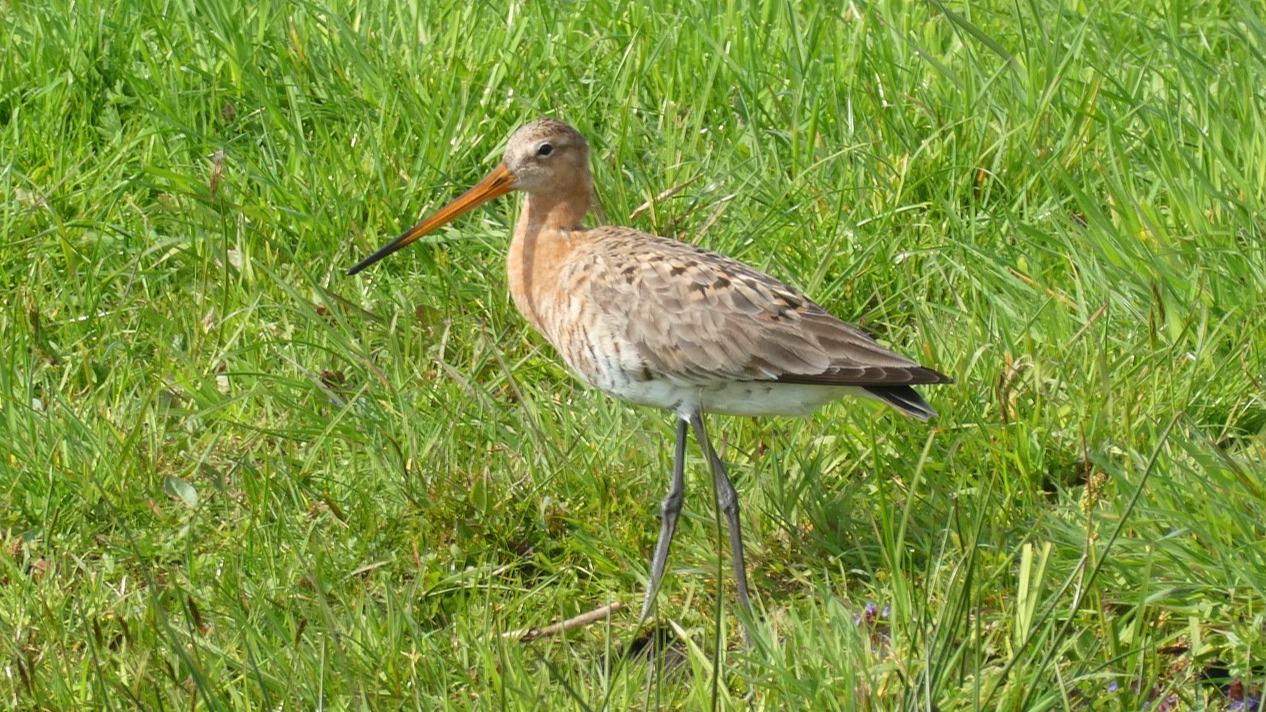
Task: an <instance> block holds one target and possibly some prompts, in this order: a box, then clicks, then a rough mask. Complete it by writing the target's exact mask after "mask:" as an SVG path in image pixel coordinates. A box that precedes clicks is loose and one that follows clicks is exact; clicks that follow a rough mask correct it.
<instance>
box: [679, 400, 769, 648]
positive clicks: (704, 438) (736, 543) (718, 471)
mask: <svg viewBox="0 0 1266 712" xmlns="http://www.w3.org/2000/svg"><path fill="white" fill-rule="evenodd" d="M690 425H691V426H693V427H694V429H695V439H697V440H698V441H699V448H700V449H701V450H703V455H704V457H706V458H708V462H709V463H710V464H711V465H712V481H713V482H714V483H715V484H716V492H717V506H718V507H720V508H721V511H722V512H725V521H726V525H727V526H728V527H729V530H730V556H731V558H732V559H733V560H734V578H735V581H736V582H737V584H738V597H739V605H741V606H742V607H743V612H744V613H746V614H747V620H745V621H743V626H744V627H743V633H744V637H745V638H746V639H747V641H748V643H750V642H751V640H752V638H751V631H750V630H748V628H747V626H748V625H749V623H748V621H754V620H755V618H754V617H753V616H752V602H751V599H750V598H749V596H748V595H747V565H746V564H745V563H743V528H742V525H740V524H739V504H738V493H737V492H735V491H734V484H733V483H732V482H730V476H729V475H727V474H726V473H725V465H723V464H721V458H719V457H717V454H716V451H714V450H713V449H712V443H710V442H708V432H707V430H706V429H705V428H704V427H703V415H702V414H700V413H693V414H691V416H690Z"/></svg>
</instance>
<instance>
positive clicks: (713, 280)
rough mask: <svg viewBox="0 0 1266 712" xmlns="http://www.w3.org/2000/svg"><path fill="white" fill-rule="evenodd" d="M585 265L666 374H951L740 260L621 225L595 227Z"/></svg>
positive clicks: (817, 377)
mask: <svg viewBox="0 0 1266 712" xmlns="http://www.w3.org/2000/svg"><path fill="white" fill-rule="evenodd" d="M591 238H592V239H591V240H590V242H589V244H588V245H587V246H586V248H587V250H591V253H590V254H588V255H586V256H585V259H582V260H578V262H580V263H585V264H587V265H588V266H589V269H591V270H592V274H591V275H589V279H588V280H587V281H588V285H589V289H590V297H591V298H592V299H593V304H595V305H600V306H599V308H600V309H603V310H605V312H606V314H604V322H605V323H607V324H608V325H610V328H613V329H614V330H615V331H616V332H617V335H618V336H623V337H624V338H625V339H626V340H627V342H628V343H631V344H632V345H633V346H634V347H635V348H636V349H637V351H638V353H639V354H640V356H641V357H642V359H643V360H644V362H645V363H646V365H647V367H648V368H650V369H651V370H652V371H654V372H656V373H657V374H659V375H664V376H668V377H672V378H677V379H683V380H688V381H698V382H708V381H716V380H722V379H724V380H760V381H780V382H785V383H802V384H822V385H840V386H888V385H892V386H898V385H914V384H920V383H945V382H949V381H950V379H949V378H947V377H945V376H943V375H941V374H939V373H937V372H936V371H933V370H931V369H928V368H924V367H922V366H920V365H918V364H917V363H915V362H914V361H911V360H910V359H907V358H905V357H903V356H899V355H897V354H895V353H893V352H891V351H889V350H888V349H885V348H884V347H882V346H880V345H879V344H877V343H875V340H874V339H873V338H871V337H870V336H869V335H867V334H866V333H865V332H863V331H862V330H861V329H858V328H857V327H855V326H853V325H852V324H848V323H846V322H843V321H841V320H839V319H837V318H835V317H833V316H831V315H830V314H829V313H827V312H826V311H825V310H824V309H822V307H820V306H818V305H817V304H815V303H813V302H812V301H810V300H809V299H808V298H806V297H805V296H804V295H803V294H801V293H800V292H798V291H796V290H794V289H791V288H790V287H787V286H786V285H784V284H782V283H781V282H779V281H778V280H776V279H774V278H773V277H770V276H769V275H766V274H764V273H762V272H759V271H757V270H754V269H752V268H750V267H748V266H746V265H744V264H743V263H741V262H738V261H737V260H733V259H731V258H728V257H725V256H723V255H719V254H716V253H714V252H710V251H708V250H705V249H703V248H700V247H696V246H694V245H690V244H688V243H684V242H678V241H676V240H669V239H667V238H662V237H656V236H654V235H648V234H646V233H641V232H638V231H636V230H631V229H627V228H619V227H602V228H595V229H594V231H592V236H591Z"/></svg>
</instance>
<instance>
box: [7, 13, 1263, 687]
mask: <svg viewBox="0 0 1266 712" xmlns="http://www.w3.org/2000/svg"><path fill="white" fill-rule="evenodd" d="M0 33H2V34H3V37H2V38H0V39H2V40H3V46H4V47H5V50H4V51H3V52H0V195H3V196H5V201H4V203H3V208H0V231H2V232H0V234H2V235H3V237H2V238H0V244H2V245H3V249H2V250H0V305H3V310H0V344H3V346H2V347H0V348H2V351H0V472H3V473H4V476H3V477H0V641H3V642H0V704H3V705H5V706H11V707H15V708H23V709H75V708H84V707H106V706H115V707H123V706H138V707H144V708H147V709H159V708H162V709H167V708H191V707H199V706H200V707H202V708H205V709H227V708H241V709H257V708H273V709H278V708H280V709H313V708H316V707H318V706H324V707H327V708H338V709H344V708H358V709H382V708H396V707H405V708H418V709H437V708H449V707H458V708H467V707H469V708H476V707H477V708H481V709H482V708H489V707H492V708H498V709H503V708H509V709H553V708H562V707H565V706H566V707H577V708H584V707H587V708H592V709H598V708H603V707H604V706H605V707H606V708H609V709H625V708H630V707H635V708H645V707H653V706H658V705H665V706H669V707H676V708H686V709H694V708H703V707H705V706H709V705H712V704H713V703H714V702H716V703H719V704H720V705H721V706H723V707H746V706H748V705H749V704H750V705H751V706H755V707H758V708H762V709H784V708H806V709H808V708H812V709H826V708H844V709H853V708H857V709H902V708H906V709H915V708H923V709H927V708H931V707H932V706H933V705H935V706H936V707H937V708H939V709H968V708H977V709H1023V710H1033V709H1071V708H1078V709H1139V708H1140V707H1142V706H1143V704H1144V703H1148V704H1149V705H1150V707H1149V708H1150V709H1158V708H1161V707H1162V706H1164V705H1166V704H1171V703H1170V702H1169V700H1171V699H1173V700H1177V701H1178V702H1177V704H1181V705H1182V706H1183V708H1206V709H1226V708H1232V707H1233V706H1234V705H1235V704H1237V703H1240V704H1245V705H1248V704H1257V702H1256V701H1257V700H1259V699H1260V692H1261V688H1262V677H1263V674H1264V673H1263V667H1262V666H1263V660H1264V656H1263V645H1264V642H1266V641H1264V640H1263V637H1264V628H1263V625H1264V623H1266V615H1264V609H1263V606H1264V604H1266V590H1264V589H1266V584H1264V583H1263V582H1266V548H1264V545H1263V534H1264V526H1263V524H1262V522H1263V518H1262V511H1263V505H1264V504H1266V494H1264V492H1263V488H1266V484H1263V479H1262V473H1263V460H1264V459H1266V458H1264V455H1266V440H1264V438H1263V432H1264V430H1266V404H1264V403H1263V401H1262V399H1263V392H1264V390H1266V389H1264V387H1263V383H1264V382H1266V339H1263V338H1262V335H1263V334H1266V316H1264V314H1266V254H1264V253H1266V235H1264V234H1263V232H1264V231H1263V224H1262V219H1261V215H1262V214H1263V200H1264V199H1266V119H1263V117H1264V116H1266V94H1264V93H1263V91H1264V90H1263V85H1262V82H1261V77H1262V76H1263V70H1264V69H1266V66H1264V64H1266V60H1264V55H1263V53H1262V48H1263V46H1266V43H1264V41H1266V24H1264V23H1263V21H1262V18H1261V17H1260V9H1259V8H1256V7H1255V6H1250V5H1246V4H1240V3H1231V2H1223V3H1205V4H1189V5H1182V4H1179V5H1176V6H1173V7H1171V8H1169V9H1160V8H1159V7H1158V8H1157V9H1153V8H1152V7H1151V6H1150V5H1147V4H1140V3H1124V2H1109V3H1099V4H1096V5H1094V6H1079V5H1077V4H1076V3H1074V4H1042V3H1028V4H1019V5H1016V4H1006V3H991V4H988V5H986V6H979V5H961V4H947V5H944V6H942V5H941V4H939V3H935V2H934V3H929V4H916V5H910V4H899V3H891V4H877V5H861V4H849V5H846V6H843V7H836V6H832V5H830V4H822V5H821V6H819V5H814V4H797V3H791V2H755V3H728V4H727V3H716V4H712V5H710V6H707V7H699V6H696V5H689V4H683V6H681V7H674V6H672V5H669V4H667V3H664V2H651V3H628V4H624V3H618V2H596V3H588V4H585V5H583V6H580V5H574V6H562V5H557V4H554V3H512V4H503V5H498V6H493V5H490V4H486V3H485V4H467V3H451V2H444V1H443V0H441V2H437V3H434V4H426V3H407V2H404V3H380V4H369V5H365V4H363V3H343V2H332V3H326V4H324V5H316V4H272V3H263V4H255V5H251V6H239V5H238V4H233V3H226V2H217V1H215V0H213V1H212V2H206V3H188V2H169V3H158V2H152V1H151V0H122V1H121V2H118V3H114V4H104V3H90V4H88V5H84V4H82V3H81V4H74V5H71V4H67V3H64V2H59V3H52V4H51V5H50V4H37V3H19V4H15V5H13V6H11V7H9V8H8V15H7V17H6V21H5V22H4V23H0ZM543 114H548V115H554V116H559V117H561V118H564V119H566V120H568V121H570V122H572V123H574V124H575V125H576V126H577V127H578V128H580V130H581V131H582V132H583V133H585V134H586V135H587V136H588V137H589V138H590V140H591V143H592V145H593V151H594V166H593V167H594V173H595V177H596V179H597V182H598V189H599V191H600V195H601V199H602V203H603V208H604V209H605V212H606V214H607V216H608V218H609V219H610V220H611V221H612V222H618V223H622V224H630V225H633V226H634V227H637V228H640V229H644V230H648V231H653V232H656V233H659V234H665V235H672V236H675V237H679V238H681V239H685V240H690V241H695V242H699V243H701V244H705V245H707V246H708V247H710V248H713V249H717V250H720V251H722V252H725V253H727V254H731V255H734V256H736V257H738V258H740V259H743V260H745V261H747V262H749V263H752V264H754V265H757V266H759V267H761V268H762V269H765V270H768V271H770V272H772V273H774V274H776V275H778V276H780V277H783V278H785V279H787V280H788V281H789V282H791V283H793V284H795V285H797V286H798V287H801V288H803V289H805V290H806V291H807V292H809V293H810V294H811V295H812V296H813V297H814V298H815V299H816V300H817V301H819V302H820V303H822V304H823V305H825V306H826V307H827V308H828V309H830V310H831V311H833V312H834V313H836V314H838V315H840V316H842V317H845V318H849V319H851V320H853V321H856V322H858V323H860V324H862V325H864V326H865V327H866V328H867V329H869V330H871V331H872V332H874V333H875V334H876V335H878V336H879V337H880V338H881V339H883V340H885V341H886V342H887V343H890V344H891V345H892V346H893V347H894V348H895V349H897V350H898V351H901V352H903V353H907V354H910V355H911V356H913V357H916V358H918V359H919V360H920V361H921V362H924V363H926V364H928V365H929V366H932V367H934V368H937V369H938V370H940V371H943V372H945V373H948V374H951V375H953V376H954V377H955V378H956V379H957V381H958V383H957V384H956V385H953V386H944V387H939V388H928V389H926V395H927V396H928V398H929V399H930V400H931V401H932V403H933V404H934V406H935V407H936V408H937V409H938V410H939V411H940V413H941V416H940V418H939V419H937V420H936V421H934V422H933V423H932V424H931V425H930V426H924V425H921V424H919V423H916V422H913V421H907V420H904V419H900V418H898V417H897V416H895V415H894V414H892V413H888V412H882V411H880V410H879V409H877V408H875V407H872V406H871V405H868V404H860V403H856V402H849V403H840V404H838V405H832V406H830V407H828V408H826V409H824V410H823V411H822V412H821V413H820V414H819V415H818V416H816V417H815V418H813V419H810V420H805V421H799V420H789V419H765V420H744V419H736V418H716V419H714V421H713V422H712V423H711V429H712V431H713V433H714V434H715V436H716V437H717V438H718V440H723V445H722V446H721V450H722V456H723V457H724V458H725V459H726V460H727V461H728V462H730V463H731V468H732V472H733V475H734V478H735V480H736V484H737V485H738V487H739V489H740V491H741V494H742V504H743V507H744V516H745V521H746V527H747V532H746V533H747V538H748V551H749V568H750V569H751V570H752V573H753V586H754V590H755V592H756V599H757V600H756V604H757V607H758V609H759V610H760V611H761V612H762V614H763V618H762V622H761V624H760V633H759V635H758V636H757V640H756V643H755V645H754V646H753V647H752V648H750V649H744V648H742V647H741V646H740V645H739V644H738V643H739V639H740V638H739V624H738V621H737V620H736V619H735V617H734V611H735V606H734V595H733V590H732V586H733V584H732V581H731V580H730V578H729V575H728V573H727V572H728V562H726V561H719V560H718V552H719V551H722V550H724V548H725V542H724V539H723V537H721V536H719V535H718V532H717V529H716V520H715V515H714V512H713V508H712V505H711V501H712V497H711V492H710V485H709V484H708V482H707V478H706V477H701V476H698V474H696V473H698V472H700V469H701V466H702V463H701V462H700V461H698V459H697V458H696V456H695V454H694V453H692V455H691V461H690V465H691V470H692V477H691V479H690V481H689V483H688V494H687V503H686V512H685V515H684V516H683V520H682V524H681V527H680V530H679V533H678V537H677V543H676V545H675V548H674V551H673V556H672V559H671V561H670V567H669V573H668V576H667V577H666V580H665V585H664V589H663V592H662V594H661V597H660V605H659V621H660V623H661V624H662V625H663V626H664V630H665V631H667V633H668V634H669V635H670V636H671V637H672V638H673V639H674V640H675V641H676V642H675V643H674V646H675V647H673V648H672V649H671V650H669V651H667V652H664V653H663V654H661V655H659V656H652V657H651V658H650V659H649V660H647V659H646V658H641V657H629V656H627V655H625V650H626V648H627V647H628V646H629V645H630V644H631V643H633V642H634V641H636V640H638V639H639V631H638V629H637V627H636V625H635V623H636V621H635V620H634V615H635V614H634V612H632V611H631V610H630V609H636V606H637V603H638V602H639V601H640V596H641V593H642V590H643V587H644V585H645V582H646V576H647V574H646V567H647V563H646V557H647V556H648V555H649V552H650V549H651V546H652V545H653V541H654V536H655V534H656V532H657V530H658V522H657V520H656V518H655V517H656V514H657V511H658V507H659V500H660V498H661V497H662V496H663V494H664V491H665V490H666V488H667V474H668V472H667V471H668V464H669V462H668V460H669V456H670V451H669V440H670V438H671V422H670V419H669V418H668V417H667V416H666V415H665V414H662V413H657V412H653V411H648V410H644V409H640V408H636V407H632V406H627V405H625V404H621V403H618V402H614V401H610V400H608V399H606V398H605V397H603V396H601V395H600V394H597V393H594V392H591V391H588V390H586V389H584V388H583V387H581V386H579V385H578V384H576V383H575V382H574V381H573V380H572V379H571V378H570V377H569V376H568V374H567V373H566V371H565V370H564V368H563V367H562V366H561V364H560V363H559V361H558V360H557V359H556V358H555V356H554V355H553V354H552V352H551V351H550V349H549V347H548V346H547V345H546V344H544V342H543V341H542V340H541V339H540V338H539V337H537V336H536V335H534V334H532V333H531V332H530V331H529V329H528V328H527V327H526V326H525V324H524V323H523V321H522V319H521V318H520V317H519V316H518V315H517V314H516V313H515V312H514V310H513V307H512V305H511V304H510V302H509V299H508V297H507V294H506V287H505V278H504V274H503V253H504V249H505V244H506V240H507V234H508V231H509V225H510V223H511V222H512V219H513V216H514V212H515V207H514V203H513V201H510V200H504V201H501V202H500V203H497V204H495V205H493V206H490V207H488V208H484V209H482V210H481V211H479V212H478V213H476V214H475V215H473V216H471V217H468V218H465V219H463V220H462V221H460V222H459V223H457V224H455V225H453V226H451V227H449V228H445V229H444V230H442V231H441V232H440V233H438V234H437V235H435V236H432V237H429V238H427V239H425V240H423V241H421V242H420V244H419V245H417V246H414V247H411V248H409V249H408V250H407V251H405V252H403V253H401V254H400V255H398V256H396V257H393V258H392V259H391V260H388V261H386V262H384V263H382V264H381V265H378V266H375V268H374V269H373V270H371V271H369V272H366V273H365V274H363V275H360V276H357V277H354V278H349V277H346V276H344V274H343V273H344V271H345V270H346V268H347V267H349V266H351V265H352V264H354V263H355V262H356V261H357V260H358V259H360V258H361V257H363V256H364V255H366V254H368V253H369V252H370V251H372V250H373V249H375V248H377V247H378V246H380V245H381V244H382V243H384V242H385V241H386V240H388V239H390V238H391V237H392V236H394V235H395V234H396V233H397V232H398V231H399V230H401V229H402V228H404V227H407V226H408V225H409V224H412V221H413V219H414V218H416V217H417V216H419V215H420V214H422V213H424V212H426V211H428V210H430V209H433V208H435V207H437V206H438V205H439V204H441V203H442V202H443V201H445V200H447V199H449V198H451V197H452V196H454V195H455V194H456V193H457V192H458V191H459V190H461V189H462V188H463V187H464V186H466V185H468V184H469V183H470V182H471V181H473V180H475V179H477V178H478V177H479V176H480V175H482V173H483V172H485V171H486V170H487V169H489V168H490V167H491V166H492V165H493V164H494V162H495V161H496V160H497V157H498V155H499V151H500V148H501V145H502V142H503V141H504V138H505V137H506V136H507V135H508V133H509V132H510V131H511V130H512V129H513V127H515V126H516V125H518V124H519V123H521V122H522V121H524V120H526V119H529V118H533V117H536V116H539V115H543ZM677 186H684V187H682V188H681V189H680V190H679V191H678V192H676V193H674V194H673V195H672V196H671V197H668V198H665V199H662V200H653V199H654V197H655V196H657V195H660V194H661V193H663V192H664V191H666V190H667V189H669V188H673V187H677ZM648 200H650V201H651V205H650V207H649V209H646V210H644V211H641V212H639V213H638V215H637V216H636V217H634V218H630V215H631V214H633V213H634V211H635V209H637V208H638V207H639V206H641V205H643V203H646V202H647V201H648ZM719 596H720V598H718V597H719ZM718 600H719V601H720V603H721V610H720V613H721V615H718ZM613 601H620V602H623V603H625V604H626V605H627V606H628V608H626V609H625V610H623V611H620V612H618V613H616V614H615V615H614V616H613V617H612V618H611V620H610V621H609V622H604V623H599V624H595V625H592V626H589V627H587V628H585V629H583V630H579V631H574V632H572V633H569V634H568V635H566V636H564V637H562V638H549V639H542V640H538V641H535V642H532V643H526V644H525V643H519V642H517V641H514V640H512V639H509V638H506V637H503V636H504V634H505V633H506V632H509V631H515V630H520V629H523V628H528V627H532V626H543V625H548V624H549V623H552V622H555V621H558V620H561V619H565V618H568V617H571V616H573V615H576V614H578V613H581V612H584V611H588V610H591V609H595V608H598V607H599V606H602V605H606V604H608V603H611V602H613ZM868 602H872V603H874V604H875V605H874V606H873V609H872V611H871V612H868V610H867V603H868ZM718 662H719V666H718ZM1233 683H1238V684H1239V687H1238V688H1237V687H1236V684H1233ZM1237 689H1238V690H1240V691H1239V692H1237ZM1242 708H1243V707H1242ZM1248 708H1251V707H1248Z"/></svg>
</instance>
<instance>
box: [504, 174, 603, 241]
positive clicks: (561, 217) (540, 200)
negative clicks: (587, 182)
mask: <svg viewBox="0 0 1266 712" xmlns="http://www.w3.org/2000/svg"><path fill="white" fill-rule="evenodd" d="M588 212H589V190H588V187H587V186H585V187H578V188H577V189H575V190H569V191H565V192H564V191H558V192H552V193H549V194H536V195H533V194H531V193H528V194H527V197H526V198H525V199H524V201H523V214H522V215H520V216H519V224H518V226H517V229H516V230H515V236H516V237H519V236H527V235H529V234H534V233H539V232H542V231H549V230H571V229H574V228H578V227H580V226H581V223H582V222H583V221H584V219H585V214H586V213H588Z"/></svg>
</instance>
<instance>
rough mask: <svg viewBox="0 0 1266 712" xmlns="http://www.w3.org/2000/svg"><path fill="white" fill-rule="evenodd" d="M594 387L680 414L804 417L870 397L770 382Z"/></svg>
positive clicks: (856, 391)
mask: <svg viewBox="0 0 1266 712" xmlns="http://www.w3.org/2000/svg"><path fill="white" fill-rule="evenodd" d="M591 385H593V386H595V387H597V388H599V389H600V390H602V391H604V392H605V393H608V394H610V395H613V396H615V397H616V398H621V399H623V400H627V401H631V402H633V403H639V404H641V405H651V406H655V407H657V408H664V409H665V410H671V411H673V412H675V413H677V414H678V415H688V414H690V413H693V412H702V413H721V414H724V415H747V416H760V415H792V416H805V415H810V414H812V413H813V412H814V411H815V410H817V409H818V408H821V407H822V406H823V405H826V404H827V403H830V402H831V401H833V400H836V399H839V398H841V397H843V396H849V395H851V396H862V397H868V396H869V395H870V394H869V393H867V392H866V390H865V389H863V388H858V387H855V386H808V385H801V384H792V383H775V382H770V381H733V382H720V383H712V384H707V385H702V386H701V385H695V384H688V383H674V382H672V381H670V380H666V379H659V378H656V379H651V380H647V381H624V382H622V383H603V384H598V383H593V384H591Z"/></svg>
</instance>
